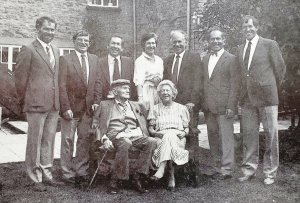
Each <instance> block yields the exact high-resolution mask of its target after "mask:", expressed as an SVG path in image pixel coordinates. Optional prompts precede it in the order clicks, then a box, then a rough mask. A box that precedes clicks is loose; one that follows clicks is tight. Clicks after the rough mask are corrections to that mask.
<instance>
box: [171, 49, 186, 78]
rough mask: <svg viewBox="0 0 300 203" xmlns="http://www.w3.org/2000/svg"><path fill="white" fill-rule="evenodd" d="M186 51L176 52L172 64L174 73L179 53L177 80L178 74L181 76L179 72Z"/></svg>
mask: <svg viewBox="0 0 300 203" xmlns="http://www.w3.org/2000/svg"><path fill="white" fill-rule="evenodd" d="M184 53H185V51H183V52H181V53H180V54H175V55H174V59H173V64H172V74H173V70H174V65H175V61H176V56H177V55H179V61H178V73H177V80H178V76H179V73H180V67H181V62H182V58H183V55H184Z"/></svg>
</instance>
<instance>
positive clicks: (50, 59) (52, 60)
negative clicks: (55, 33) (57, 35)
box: [46, 45, 55, 69]
mask: <svg viewBox="0 0 300 203" xmlns="http://www.w3.org/2000/svg"><path fill="white" fill-rule="evenodd" d="M46 52H47V55H48V58H49V62H50V66H51V68H52V69H53V68H54V65H55V60H54V57H53V55H52V53H51V49H50V46H49V45H48V46H46Z"/></svg>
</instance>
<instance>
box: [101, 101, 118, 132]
mask: <svg viewBox="0 0 300 203" xmlns="http://www.w3.org/2000/svg"><path fill="white" fill-rule="evenodd" d="M114 105H116V102H115V100H114V99H112V100H109V102H108V103H107V107H106V109H105V114H104V115H107V118H106V127H107V128H108V126H109V122H110V119H111V113H112V110H113V107H114Z"/></svg>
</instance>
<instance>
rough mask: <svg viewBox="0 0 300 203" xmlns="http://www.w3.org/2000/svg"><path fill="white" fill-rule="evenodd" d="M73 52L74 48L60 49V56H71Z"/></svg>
mask: <svg viewBox="0 0 300 203" xmlns="http://www.w3.org/2000/svg"><path fill="white" fill-rule="evenodd" d="M73 51H74V48H60V49H59V55H60V56H62V55H66V54H70V53H71V52H73Z"/></svg>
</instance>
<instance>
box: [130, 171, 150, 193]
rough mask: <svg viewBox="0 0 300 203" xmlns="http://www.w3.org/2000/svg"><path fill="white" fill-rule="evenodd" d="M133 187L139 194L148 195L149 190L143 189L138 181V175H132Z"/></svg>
mask: <svg viewBox="0 0 300 203" xmlns="http://www.w3.org/2000/svg"><path fill="white" fill-rule="evenodd" d="M133 185H134V186H135V189H136V190H137V191H138V192H139V193H148V192H149V190H146V189H145V188H143V186H142V183H141V181H140V176H139V174H137V173H136V174H134V176H133Z"/></svg>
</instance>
